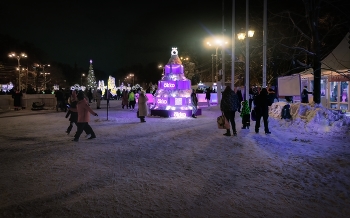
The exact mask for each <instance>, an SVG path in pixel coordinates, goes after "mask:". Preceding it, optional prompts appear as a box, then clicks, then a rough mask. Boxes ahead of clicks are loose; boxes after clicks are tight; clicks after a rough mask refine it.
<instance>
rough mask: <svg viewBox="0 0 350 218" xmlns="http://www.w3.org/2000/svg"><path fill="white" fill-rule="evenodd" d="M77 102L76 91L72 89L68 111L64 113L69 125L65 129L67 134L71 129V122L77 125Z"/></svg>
mask: <svg viewBox="0 0 350 218" xmlns="http://www.w3.org/2000/svg"><path fill="white" fill-rule="evenodd" d="M77 103H78V99H77V93H76V91H75V90H74V91H72V94H71V97H70V101H69V108H68V112H67V114H66V118H68V117H69V126H68V128H67V130H66V133H67V135H69V133H70V132H71V131H72V128H73V123H74V124H75V125H76V126H77V122H78V111H77Z"/></svg>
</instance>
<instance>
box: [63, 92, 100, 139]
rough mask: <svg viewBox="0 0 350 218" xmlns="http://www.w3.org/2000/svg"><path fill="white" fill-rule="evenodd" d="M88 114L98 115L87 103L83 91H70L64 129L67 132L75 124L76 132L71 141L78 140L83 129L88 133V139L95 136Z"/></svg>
mask: <svg viewBox="0 0 350 218" xmlns="http://www.w3.org/2000/svg"><path fill="white" fill-rule="evenodd" d="M90 114H92V115H94V116H98V114H97V113H96V112H94V111H93V110H92V109H91V108H90V105H89V102H88V99H87V98H86V97H85V94H84V92H83V91H78V93H77V91H75V90H74V91H72V93H71V96H70V98H69V109H68V112H67V114H66V118H68V117H69V122H70V123H69V126H68V128H67V130H66V133H67V134H69V133H70V132H71V130H72V128H73V124H75V125H76V126H77V132H76V133H75V135H74V139H73V140H72V141H75V142H78V141H79V138H80V135H81V134H82V133H83V131H85V133H86V134H87V135H88V139H94V138H96V134H95V132H94V131H93V129H92V128H91V126H90V125H89V121H90Z"/></svg>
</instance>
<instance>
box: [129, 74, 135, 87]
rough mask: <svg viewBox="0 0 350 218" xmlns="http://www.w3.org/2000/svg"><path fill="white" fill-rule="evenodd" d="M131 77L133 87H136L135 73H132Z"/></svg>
mask: <svg viewBox="0 0 350 218" xmlns="http://www.w3.org/2000/svg"><path fill="white" fill-rule="evenodd" d="M129 76H130V77H132V86H134V82H135V75H134V74H133V73H130V75H129Z"/></svg>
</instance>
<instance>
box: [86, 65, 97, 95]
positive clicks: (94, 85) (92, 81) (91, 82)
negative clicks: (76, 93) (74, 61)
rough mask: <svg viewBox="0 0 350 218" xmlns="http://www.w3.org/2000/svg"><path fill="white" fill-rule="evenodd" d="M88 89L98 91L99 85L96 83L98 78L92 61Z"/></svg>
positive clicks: (88, 76)
mask: <svg viewBox="0 0 350 218" xmlns="http://www.w3.org/2000/svg"><path fill="white" fill-rule="evenodd" d="M86 87H87V88H88V89H90V88H91V89H96V88H97V83H96V78H95V74H94V69H93V66H92V60H90V67H89V73H88V75H87V85H86Z"/></svg>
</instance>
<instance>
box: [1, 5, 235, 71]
mask: <svg viewBox="0 0 350 218" xmlns="http://www.w3.org/2000/svg"><path fill="white" fill-rule="evenodd" d="M230 2H231V1H230ZM225 4H226V3H225ZM225 6H226V5H225ZM226 10H227V11H229V12H230V11H231V10H232V6H231V4H230V3H227V9H226ZM230 16H231V14H230ZM0 19H1V21H2V22H1V25H2V28H1V31H2V34H7V35H10V36H12V37H14V38H17V39H19V40H21V41H28V42H31V43H33V44H34V45H35V46H36V47H38V48H40V49H42V50H43V51H45V52H46V53H47V54H48V55H49V59H50V60H53V61H57V62H62V63H67V64H70V65H71V66H74V63H75V62H76V63H77V65H78V67H82V68H88V66H89V60H90V59H92V60H93V64H94V68H95V69H99V70H103V71H105V72H107V73H111V72H113V71H115V70H117V69H118V68H121V67H123V66H128V65H131V64H136V63H142V64H147V63H149V62H159V63H162V64H165V63H166V62H167V61H168V59H169V58H170V51H171V47H178V50H179V55H181V51H184V50H191V49H192V50H194V51H195V52H197V53H200V54H204V53H208V56H209V58H210V54H211V53H213V51H212V50H210V49H209V48H206V47H205V46H204V39H205V38H206V37H209V36H210V34H216V35H217V34H221V28H222V22H221V21H222V1H211V2H208V1H199V0H195V1H193V0H192V1H191V0H187V1H182V0H178V1H118V3H117V1H114V3H113V1H56V0H51V1H24V2H21V3H19V2H18V1H6V2H2V3H1V8H0ZM225 19H228V20H230V19H231V17H227V18H225ZM229 25H231V24H229ZM28 55H30V54H28Z"/></svg>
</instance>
